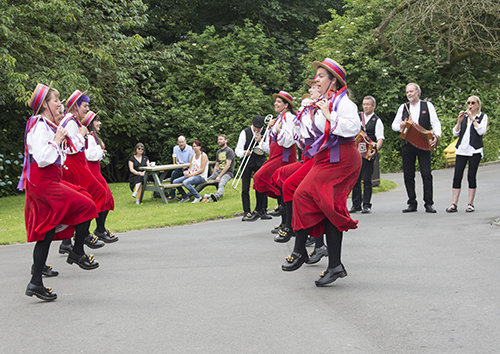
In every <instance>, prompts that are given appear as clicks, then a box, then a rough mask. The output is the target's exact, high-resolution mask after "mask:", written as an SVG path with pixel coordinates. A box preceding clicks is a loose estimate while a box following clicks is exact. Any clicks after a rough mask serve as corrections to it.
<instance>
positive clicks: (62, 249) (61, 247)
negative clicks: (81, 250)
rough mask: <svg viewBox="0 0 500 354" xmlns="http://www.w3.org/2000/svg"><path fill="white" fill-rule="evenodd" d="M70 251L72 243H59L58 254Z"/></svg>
mask: <svg viewBox="0 0 500 354" xmlns="http://www.w3.org/2000/svg"><path fill="white" fill-rule="evenodd" d="M71 251H73V245H72V244H69V245H65V244H64V243H61V244H60V245H59V253H60V254H65V253H70V252H71Z"/></svg>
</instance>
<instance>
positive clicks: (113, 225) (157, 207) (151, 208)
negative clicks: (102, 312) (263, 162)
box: [0, 179, 396, 245]
mask: <svg viewBox="0 0 500 354" xmlns="http://www.w3.org/2000/svg"><path fill="white" fill-rule="evenodd" d="M109 186H110V188H111V192H112V193H113V196H114V198H115V210H114V211H111V212H110V213H109V215H108V219H107V222H106V227H107V228H108V229H110V230H112V231H113V232H124V231H130V230H142V229H151V228H159V227H168V226H176V225H185V224H192V223H199V222H203V221H206V220H214V219H221V218H231V217H235V216H238V217H239V216H241V215H242V213H243V210H242V206H241V196H240V194H241V183H240V185H239V186H238V189H233V188H232V187H231V184H230V183H228V184H227V185H226V188H225V191H224V192H225V196H224V198H222V199H221V200H220V201H219V202H218V203H198V204H196V205H193V204H191V203H182V204H179V203H178V202H176V201H173V202H169V204H163V203H162V202H161V199H155V198H153V192H149V191H148V192H145V193H144V200H143V203H142V204H140V205H136V204H135V199H134V198H132V196H131V195H132V192H131V191H130V189H129V187H128V183H112V184H110V185H109ZM394 188H396V184H395V183H394V182H391V181H388V180H384V179H382V180H381V183H380V186H379V187H376V188H374V189H373V192H374V193H380V192H386V191H389V190H392V189H394ZM215 191H216V189H215V187H214V186H208V187H206V188H205V189H204V190H203V191H202V192H201V195H202V196H203V194H204V193H215ZM254 197H255V194H254V193H252V192H251V193H250V198H251V205H252V206H255V198H254ZM0 200H1V203H0V245H8V244H14V243H24V242H26V229H25V227H24V194H23V195H19V196H15V197H5V198H1V199H0ZM275 206H276V201H275V200H274V199H271V198H270V199H269V209H273V208H274V207H275ZM94 228H95V222H92V225H91V231H93V230H94Z"/></svg>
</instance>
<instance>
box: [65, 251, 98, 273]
mask: <svg viewBox="0 0 500 354" xmlns="http://www.w3.org/2000/svg"><path fill="white" fill-rule="evenodd" d="M66 262H68V263H69V264H73V263H76V264H78V266H79V267H80V268H82V269H85V270H92V269H96V268H98V267H99V263H98V262H97V261H96V260H95V258H94V256H93V255H92V254H89V255H88V256H87V255H86V254H84V255H82V256H80V255H78V254H76V253H74V252H70V254H69V256H68V259H66Z"/></svg>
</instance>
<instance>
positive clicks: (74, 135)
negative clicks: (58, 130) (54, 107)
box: [64, 117, 85, 155]
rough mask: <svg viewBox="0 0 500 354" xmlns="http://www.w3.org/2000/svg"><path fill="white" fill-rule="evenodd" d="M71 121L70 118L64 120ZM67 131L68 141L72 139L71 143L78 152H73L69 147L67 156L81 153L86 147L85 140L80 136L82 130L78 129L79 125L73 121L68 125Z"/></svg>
mask: <svg viewBox="0 0 500 354" xmlns="http://www.w3.org/2000/svg"><path fill="white" fill-rule="evenodd" d="M64 119H69V118H66V117H65V118H64ZM66 130H67V131H68V135H66V139H68V138H69V139H71V142H72V143H73V145H74V146H75V148H76V151H72V149H70V148H69V147H68V148H67V149H66V153H67V154H70V155H71V154H76V153H77V152H79V151H81V150H82V149H83V148H84V147H85V138H84V137H83V136H82V135H81V134H80V130H79V129H78V124H76V122H75V121H74V120H73V119H71V120H70V121H69V122H68V124H66Z"/></svg>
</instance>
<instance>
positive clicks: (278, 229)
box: [271, 224, 285, 235]
mask: <svg viewBox="0 0 500 354" xmlns="http://www.w3.org/2000/svg"><path fill="white" fill-rule="evenodd" d="M284 226H285V225H283V224H279V225H278V226H275V227H274V229H272V230H271V233H272V234H276V235H277V234H278V233H279V232H280V230H281V228H282V227H284Z"/></svg>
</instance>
